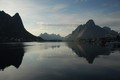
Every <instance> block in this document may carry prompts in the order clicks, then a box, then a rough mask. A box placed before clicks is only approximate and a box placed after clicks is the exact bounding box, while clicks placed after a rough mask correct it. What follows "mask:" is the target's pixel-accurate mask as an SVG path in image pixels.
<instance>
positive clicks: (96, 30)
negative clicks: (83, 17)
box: [66, 20, 118, 41]
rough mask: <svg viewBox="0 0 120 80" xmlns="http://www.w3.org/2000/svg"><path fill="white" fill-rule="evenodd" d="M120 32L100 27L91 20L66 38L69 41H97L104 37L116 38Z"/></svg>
mask: <svg viewBox="0 0 120 80" xmlns="http://www.w3.org/2000/svg"><path fill="white" fill-rule="evenodd" d="M117 35H118V32H116V31H114V30H111V29H110V28H109V27H103V28H102V27H100V26H98V25H96V24H95V23H94V21H93V20H89V21H88V22H87V23H86V24H84V25H80V26H78V27H77V28H76V29H75V30H74V31H73V32H72V33H71V34H69V35H68V36H66V39H67V40H72V41H76V40H80V39H81V40H82V39H95V38H103V37H116V36H117Z"/></svg>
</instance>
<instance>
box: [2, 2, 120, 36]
mask: <svg viewBox="0 0 120 80" xmlns="http://www.w3.org/2000/svg"><path fill="white" fill-rule="evenodd" d="M0 10H1V11H2V10H3V11H5V12H6V13H8V14H10V15H11V16H13V15H14V14H15V13H17V12H18V13H19V14H20V16H21V18H22V21H23V24H24V27H25V28H26V30H27V31H29V32H30V33H32V34H34V35H36V36H38V35H39V34H41V33H45V32H47V33H50V34H51V33H55V34H60V35H61V36H66V35H68V34H70V33H71V32H72V31H73V30H74V29H75V28H77V26H78V25H80V24H85V23H86V22H87V21H88V20H89V19H93V20H94V21H95V23H96V24H97V25H99V26H101V27H103V26H109V27H110V28H111V29H113V30H116V31H119V32H120V0H0Z"/></svg>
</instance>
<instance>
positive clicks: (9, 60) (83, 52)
mask: <svg viewBox="0 0 120 80" xmlns="http://www.w3.org/2000/svg"><path fill="white" fill-rule="evenodd" d="M0 70H1V71H0V80H120V49H110V48H105V47H101V46H98V45H93V44H87V43H86V44H85V43H84V44H80V43H63V42H61V43H57V42H56V43H55V42H54V43H50V42H46V43H36V42H31V43H9V44H0Z"/></svg>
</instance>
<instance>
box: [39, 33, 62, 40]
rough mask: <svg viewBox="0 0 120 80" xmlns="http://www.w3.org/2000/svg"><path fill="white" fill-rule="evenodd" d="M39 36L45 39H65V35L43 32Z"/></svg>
mask: <svg viewBox="0 0 120 80" xmlns="http://www.w3.org/2000/svg"><path fill="white" fill-rule="evenodd" d="M39 37H41V38H43V39H44V40H64V37H61V36H60V35H59V34H48V33H43V34H42V33H41V34H40V35H39Z"/></svg>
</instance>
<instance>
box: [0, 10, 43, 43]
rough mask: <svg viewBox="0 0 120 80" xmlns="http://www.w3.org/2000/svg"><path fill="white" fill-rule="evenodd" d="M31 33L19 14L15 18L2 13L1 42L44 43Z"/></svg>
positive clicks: (0, 24)
mask: <svg viewBox="0 0 120 80" xmlns="http://www.w3.org/2000/svg"><path fill="white" fill-rule="evenodd" d="M42 40H43V39H42V38H40V37H39V38H38V37H36V36H34V35H32V34H31V33H29V32H28V31H27V30H26V29H25V28H24V25H23V22H22V19H21V17H20V15H19V14H18V13H16V14H15V15H14V16H10V15H9V14H6V13H5V12H4V11H0V41H1V42H11V41H12V42H14V41H22V42H23V41H42Z"/></svg>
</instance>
